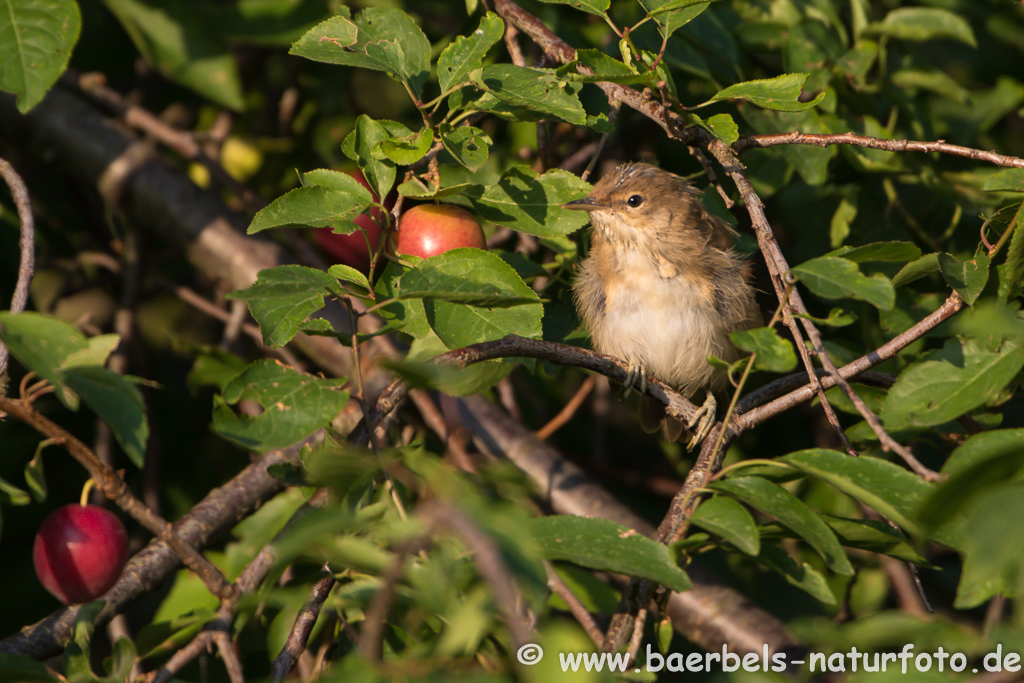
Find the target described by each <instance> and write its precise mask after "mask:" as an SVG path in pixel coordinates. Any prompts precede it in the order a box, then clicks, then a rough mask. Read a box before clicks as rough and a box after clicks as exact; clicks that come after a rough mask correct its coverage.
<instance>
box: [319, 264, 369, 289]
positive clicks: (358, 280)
mask: <svg viewBox="0 0 1024 683" xmlns="http://www.w3.org/2000/svg"><path fill="white" fill-rule="evenodd" d="M327 274H328V275H330V276H331V277H333V278H337V279H338V280H341V281H342V282H350V283H352V284H353V285H356V286H357V287H362V288H363V289H365V290H366V291H370V290H371V289H373V288H372V287H371V286H370V281H369V280H367V279H366V276H365V275H363V274H362V273H361V272H359V271H358V270H356V269H355V268H353V267H352V266H346V265H345V264H344V263H339V264H336V265H333V266H331V267H330V268H328V269H327Z"/></svg>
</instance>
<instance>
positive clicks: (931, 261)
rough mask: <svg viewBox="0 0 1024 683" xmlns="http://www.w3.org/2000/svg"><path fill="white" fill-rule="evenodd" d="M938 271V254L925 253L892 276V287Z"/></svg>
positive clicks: (907, 283)
mask: <svg viewBox="0 0 1024 683" xmlns="http://www.w3.org/2000/svg"><path fill="white" fill-rule="evenodd" d="M937 272H939V255H938V254H936V253H933V254H925V255H924V256H922V257H921V258H919V259H917V260H916V261H911V262H910V263H908V264H907V265H905V266H903V268H901V269H900V272H898V273H896V275H894V276H893V278H892V286H893V287H902V286H903V285H909V284H910V283H911V282H914V281H916V280H920V279H921V278H923V277H926V276H928V275H931V274H932V273H937Z"/></svg>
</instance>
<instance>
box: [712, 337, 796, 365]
mask: <svg viewBox="0 0 1024 683" xmlns="http://www.w3.org/2000/svg"><path fill="white" fill-rule="evenodd" d="M729 339H731V340H732V343H733V344H735V345H736V346H737V347H739V348H741V349H743V350H744V351H749V352H750V353H756V354H757V356H756V357H755V358H754V368H755V369H758V370H767V371H768V372H789V371H790V370H792V369H793V368H795V367H796V352H795V351H794V350H793V343H792V342H791V341H789V340H788V339H783V338H782V337H780V336H779V333H778V331H776V330H775V328H773V327H759V328H757V329H753V330H736V331H735V332H733V333H731V334H730V335H729Z"/></svg>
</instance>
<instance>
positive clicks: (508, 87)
mask: <svg viewBox="0 0 1024 683" xmlns="http://www.w3.org/2000/svg"><path fill="white" fill-rule="evenodd" d="M470 78H471V79H472V81H473V83H475V84H476V85H477V86H478V87H479V88H480V89H481V90H483V91H485V92H487V93H489V94H490V95H493V96H494V97H496V98H497V99H498V100H500V101H502V102H505V103H508V104H510V105H512V106H515V107H522V108H524V109H528V110H532V111H535V112H538V113H539V114H543V115H544V116H546V117H550V118H556V119H559V120H561V121H565V122H567V123H572V124H574V125H577V126H583V125H586V123H587V113H586V112H585V111H584V110H583V105H582V104H581V103H580V100H579V97H577V95H576V93H577V92H578V91H579V89H580V84H579V83H572V82H569V81H567V80H565V79H561V78H559V77H558V76H557V75H556V74H555V72H554V71H552V70H550V69H535V68H532V67H525V66H516V65H514V64H490V65H487V66H485V67H483V69H480V70H476V71H473V73H472V74H470ZM478 105H479V102H478Z"/></svg>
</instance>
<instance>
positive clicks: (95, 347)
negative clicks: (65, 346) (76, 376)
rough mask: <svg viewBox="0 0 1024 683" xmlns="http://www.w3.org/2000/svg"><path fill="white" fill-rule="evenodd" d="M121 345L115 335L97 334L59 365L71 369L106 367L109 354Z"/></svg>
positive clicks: (119, 339) (119, 338) (118, 337)
mask: <svg viewBox="0 0 1024 683" xmlns="http://www.w3.org/2000/svg"><path fill="white" fill-rule="evenodd" d="M120 343H121V337H120V336H118V335H116V334H98V335H96V336H95V337H89V338H88V339H86V340H85V348H84V349H79V350H78V351H72V352H71V353H69V354H68V355H67V357H66V358H65V359H64V362H63V363H61V367H62V368H73V367H76V366H80V365H106V364H107V359H109V358H110V354H112V353H113V352H114V349H116V348H117V345H118V344H120Z"/></svg>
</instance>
